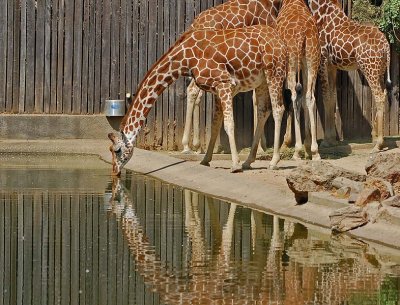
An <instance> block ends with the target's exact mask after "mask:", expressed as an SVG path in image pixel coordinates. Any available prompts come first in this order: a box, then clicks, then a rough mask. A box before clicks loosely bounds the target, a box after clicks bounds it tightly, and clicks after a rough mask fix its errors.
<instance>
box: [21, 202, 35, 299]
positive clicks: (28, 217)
mask: <svg viewBox="0 0 400 305" xmlns="http://www.w3.org/2000/svg"><path fill="white" fill-rule="evenodd" d="M23 200H24V203H23V204H24V235H23V242H24V252H23V253H24V258H23V260H24V273H23V274H24V279H23V295H22V302H23V304H31V303H32V229H33V225H32V220H33V215H32V212H33V207H32V195H24V199H23Z"/></svg>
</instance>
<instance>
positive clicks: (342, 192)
mask: <svg viewBox="0 0 400 305" xmlns="http://www.w3.org/2000/svg"><path fill="white" fill-rule="evenodd" d="M350 192H351V187H349V186H343V187H341V188H340V189H338V190H336V192H334V193H333V196H335V197H336V198H340V199H343V198H347V197H349V196H350Z"/></svg>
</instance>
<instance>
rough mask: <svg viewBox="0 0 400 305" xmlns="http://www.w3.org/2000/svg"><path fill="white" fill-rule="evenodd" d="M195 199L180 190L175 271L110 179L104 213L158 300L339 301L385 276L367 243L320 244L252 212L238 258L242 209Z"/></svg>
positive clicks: (299, 229)
mask: <svg viewBox="0 0 400 305" xmlns="http://www.w3.org/2000/svg"><path fill="white" fill-rule="evenodd" d="M199 196H201V195H199V194H198V193H196V192H192V191H189V190H184V191H183V201H184V202H183V206H184V216H185V217H184V228H185V231H186V234H187V239H188V242H187V243H186V244H185V245H182V247H185V246H186V248H185V259H186V260H187V261H186V265H185V263H184V265H185V266H186V268H187V269H184V270H177V268H170V267H168V263H166V262H164V261H162V260H161V259H160V257H159V255H157V253H156V252H157V251H156V250H155V247H154V246H153V245H152V243H151V242H150V239H149V238H148V236H146V234H145V230H144V228H143V226H142V225H141V219H139V217H138V215H137V212H136V209H137V207H136V206H135V203H134V202H133V200H132V198H131V194H130V191H128V190H127V189H126V188H125V187H124V186H123V185H122V183H121V180H120V179H118V178H115V179H114V181H113V195H112V198H111V200H110V211H111V212H112V213H113V214H114V215H115V217H116V218H117V220H118V221H119V223H120V224H121V226H122V228H123V231H124V235H125V238H126V241H127V243H128V245H129V248H130V251H131V253H132V256H133V257H134V259H135V265H136V270H137V272H138V273H139V274H140V275H141V276H142V277H143V279H144V282H145V284H146V286H147V287H151V291H154V292H157V293H158V294H159V295H160V299H161V301H162V302H164V303H165V304H288V305H292V304H293V305H295V304H296V305H297V304H338V305H339V304H346V302H348V301H349V300H351V299H352V298H354V295H359V294H361V295H364V296H367V297H369V298H370V299H371V298H372V299H374V300H375V299H376V298H377V291H379V289H380V287H381V284H382V283H383V282H384V278H385V276H384V272H381V271H382V270H380V269H382V263H381V261H379V260H377V259H376V258H375V257H374V256H373V255H372V253H371V252H370V251H371V249H369V247H368V245H367V244H364V243H362V242H358V241H355V240H353V239H350V238H344V237H340V238H337V239H332V240H329V239H328V240H325V241H323V240H320V239H319V238H318V237H316V236H310V235H309V234H310V233H309V231H308V230H307V229H306V228H305V227H304V226H302V225H301V224H294V223H291V222H288V221H284V220H282V219H280V218H278V217H277V216H267V215H265V214H263V213H261V212H259V211H255V210H252V211H251V212H250V227H251V228H250V230H248V232H250V234H249V235H250V236H247V238H248V240H249V243H250V244H251V247H250V248H251V249H250V253H247V254H246V253H244V252H243V249H240V248H239V251H241V252H242V253H239V255H241V259H239V260H238V259H237V256H238V255H237V252H238V244H241V243H242V242H244V236H243V233H242V236H240V237H239V239H237V234H238V233H237V232H238V228H241V227H240V225H241V224H242V223H241V222H243V218H244V216H243V213H241V214H238V209H243V208H241V207H238V205H237V204H234V203H231V204H230V205H229V207H228V211H227V215H223V216H222V217H221V211H220V209H218V208H217V207H218V204H220V202H219V201H218V200H214V199H212V198H207V200H206V206H207V209H205V206H204V205H203V206H201V205H200V203H199V201H200V200H199ZM214 201H215V202H214ZM205 210H207V215H206V213H205ZM267 217H271V218H272V225H270V226H268V225H267V226H266V219H267ZM204 218H207V219H208V222H205V221H204ZM205 224H207V225H208V226H209V227H210V228H211V233H209V234H206V228H205ZM239 230H240V229H239ZM343 238H344V240H343ZM210 243H211V244H213V245H214V246H213V247H211V248H212V250H210ZM372 257H374V258H373V259H372ZM396 289H398V287H397V288H396ZM347 304H364V303H347ZM371 304H378V303H371Z"/></svg>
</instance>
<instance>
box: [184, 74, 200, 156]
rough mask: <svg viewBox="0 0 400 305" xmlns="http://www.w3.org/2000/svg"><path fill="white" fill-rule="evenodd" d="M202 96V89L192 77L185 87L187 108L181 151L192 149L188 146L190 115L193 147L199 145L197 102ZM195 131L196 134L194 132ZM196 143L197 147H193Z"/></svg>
mask: <svg viewBox="0 0 400 305" xmlns="http://www.w3.org/2000/svg"><path fill="white" fill-rule="evenodd" d="M201 96H202V91H201V90H200V88H199V87H197V85H196V82H195V81H194V79H193V80H192V81H191V82H190V84H189V86H188V88H187V110H186V121H185V128H184V130H183V137H182V145H183V151H182V153H187V154H190V153H192V150H191V149H190V147H189V138H190V129H191V127H192V117H193V119H194V121H193V146H194V148H195V149H197V148H198V147H199V142H200V141H199V126H198V125H199V120H198V116H199V103H200V98H201ZM196 132H197V134H196ZM196 145H197V147H195V146H196Z"/></svg>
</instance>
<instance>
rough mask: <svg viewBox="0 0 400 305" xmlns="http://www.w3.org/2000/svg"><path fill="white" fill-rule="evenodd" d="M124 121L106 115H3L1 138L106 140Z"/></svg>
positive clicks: (0, 119)
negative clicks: (120, 122)
mask: <svg viewBox="0 0 400 305" xmlns="http://www.w3.org/2000/svg"><path fill="white" fill-rule="evenodd" d="M120 120H121V118H120V117H116V118H111V119H107V117H105V116H104V115H48V114H46V115H42V114H29V115H26V114H1V115H0V139H24V140H25V139H26V140H27V139H30V140H32V139H104V138H106V137H107V133H109V132H112V131H114V130H115V129H117V128H118V126H119V121H120Z"/></svg>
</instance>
